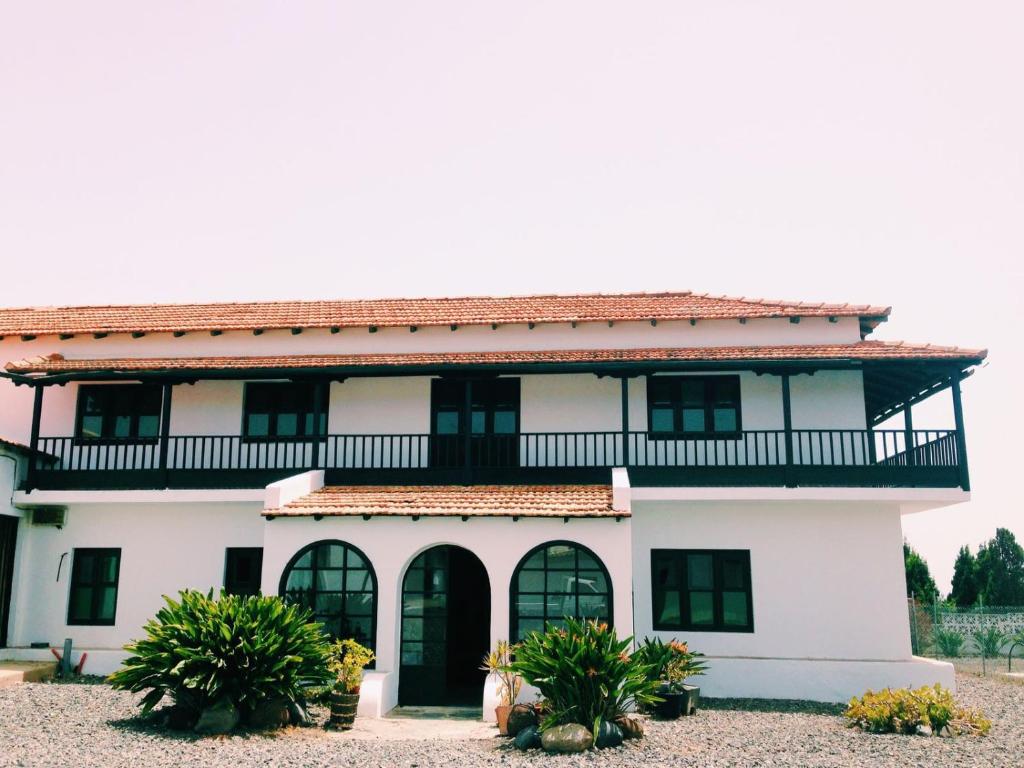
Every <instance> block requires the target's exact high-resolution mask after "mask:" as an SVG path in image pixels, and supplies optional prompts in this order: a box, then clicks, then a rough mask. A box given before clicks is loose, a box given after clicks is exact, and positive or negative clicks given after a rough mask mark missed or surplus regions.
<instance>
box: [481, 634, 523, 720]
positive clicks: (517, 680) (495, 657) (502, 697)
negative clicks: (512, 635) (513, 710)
mask: <svg viewBox="0 0 1024 768" xmlns="http://www.w3.org/2000/svg"><path fill="white" fill-rule="evenodd" d="M517 647H518V646H515V645H512V644H510V643H509V642H508V640H499V641H498V644H497V645H496V646H495V647H494V650H493V651H491V652H490V653H488V654H487V655H486V656H484V657H483V659H482V660H481V663H480V669H481V670H483V671H484V672H487V673H488V674H489V675H494V676H495V677H497V678H498V701H499V702H500V705H499V706H504V707H511V706H512V705H513V704H515V703H516V699H517V698H518V697H519V691H520V689H522V687H523V678H522V677H520V676H519V675H518V674H516V672H515V670H513V669H512V654H513V653H515V651H516V649H517Z"/></svg>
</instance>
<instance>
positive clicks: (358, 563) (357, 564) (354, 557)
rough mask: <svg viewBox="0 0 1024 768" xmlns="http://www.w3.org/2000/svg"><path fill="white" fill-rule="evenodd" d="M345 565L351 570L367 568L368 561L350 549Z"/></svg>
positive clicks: (347, 552) (346, 553) (346, 555)
mask: <svg viewBox="0 0 1024 768" xmlns="http://www.w3.org/2000/svg"><path fill="white" fill-rule="evenodd" d="M345 565H347V566H348V567H349V568H365V567H366V561H365V560H363V558H362V557H360V556H359V553H358V552H356V551H355V550H354V549H349V550H347V551H346V552H345Z"/></svg>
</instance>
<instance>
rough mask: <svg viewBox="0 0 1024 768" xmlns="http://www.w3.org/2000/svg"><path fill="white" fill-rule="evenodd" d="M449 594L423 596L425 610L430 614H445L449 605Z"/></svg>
mask: <svg viewBox="0 0 1024 768" xmlns="http://www.w3.org/2000/svg"><path fill="white" fill-rule="evenodd" d="M447 597H448V596H447V595H445V594H444V593H443V592H442V593H441V594H439V595H428V596H426V597H424V598H423V612H424V613H425V614H427V615H428V616H437V615H438V614H440V615H442V616H443V615H445V612H446V609H447V607H448V601H447Z"/></svg>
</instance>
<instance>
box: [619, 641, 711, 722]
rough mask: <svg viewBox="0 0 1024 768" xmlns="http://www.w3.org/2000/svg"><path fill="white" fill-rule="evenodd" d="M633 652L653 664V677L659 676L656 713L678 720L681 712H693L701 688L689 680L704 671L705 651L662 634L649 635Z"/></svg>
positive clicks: (662, 716) (643, 660)
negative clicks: (699, 651)
mask: <svg viewBox="0 0 1024 768" xmlns="http://www.w3.org/2000/svg"><path fill="white" fill-rule="evenodd" d="M634 656H636V657H639V661H640V662H641V663H643V664H647V665H648V666H649V667H650V672H649V675H650V677H651V679H653V680H658V681H659V683H660V684H659V686H658V691H657V693H658V697H659V698H660V699H661V701H660V702H657V703H656V704H655V705H654V707H653V710H654V713H655V714H656V715H657V716H658V717H661V718H665V719H668V720H675V719H676V718H678V717H680V716H681V715H684V714H685V715H692V714H693V713H694V712H696V711H697V704H698V702H699V701H700V688H698V687H697V686H695V685H688V684H687V683H686V680H687V679H688V678H691V677H696V676H697V675H703V674H704V670H705V669H707V664H706V663H704V662H703V661H701V658H703V656H704V654H703V653H696V652H694V651H691V650H690V649H689V647H688V646H687V644H686V643H681V642H679V641H678V640H670V641H669V642H667V643H665V642H663V641H662V640H661V639H660V638H657V637H655V638H647V639H646V640H644V643H643V645H642V646H640V648H639V649H638V650H637V652H636V653H635V654H634Z"/></svg>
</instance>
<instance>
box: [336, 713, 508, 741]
mask: <svg viewBox="0 0 1024 768" xmlns="http://www.w3.org/2000/svg"><path fill="white" fill-rule="evenodd" d="M480 715H481V710H480V709H479V708H473V707H398V708H396V709H393V710H391V711H390V712H388V714H387V715H386V716H385V717H356V722H355V724H354V725H353V727H352V730H350V731H340V732H336V733H335V732H332V733H331V736H332V737H334V738H339V739H370V740H382V741H463V742H464V741H467V740H486V739H496V738H498V728H497V726H495V724H494V723H485V722H483V721H482V720H481V719H480Z"/></svg>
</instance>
